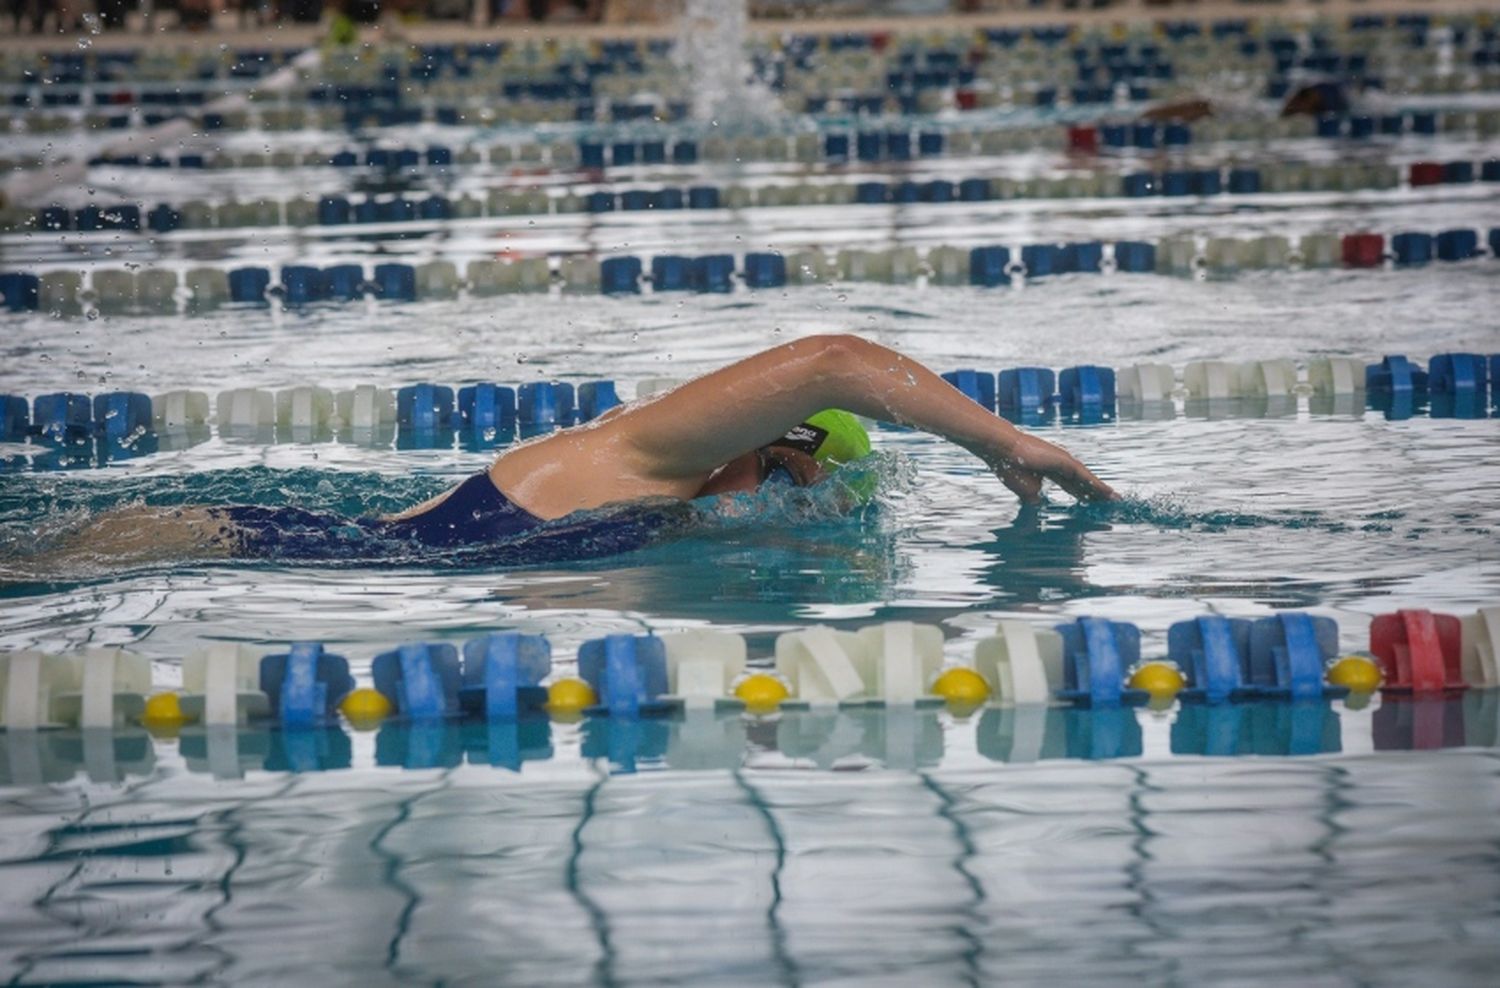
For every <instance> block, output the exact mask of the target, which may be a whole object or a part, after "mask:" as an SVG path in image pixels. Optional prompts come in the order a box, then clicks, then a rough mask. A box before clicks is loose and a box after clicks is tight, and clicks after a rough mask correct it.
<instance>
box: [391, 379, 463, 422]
mask: <svg viewBox="0 0 1500 988" xmlns="http://www.w3.org/2000/svg"><path fill="white" fill-rule="evenodd" d="M396 425H397V426H398V427H400V428H401V430H402V431H403V432H407V431H409V432H416V433H436V432H446V431H448V430H450V429H451V428H452V427H453V389H452V388H450V387H447V386H446V385H441V384H411V385H407V386H406V387H404V388H401V389H400V390H398V391H397V392H396Z"/></svg>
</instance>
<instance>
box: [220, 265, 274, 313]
mask: <svg viewBox="0 0 1500 988" xmlns="http://www.w3.org/2000/svg"><path fill="white" fill-rule="evenodd" d="M270 287H271V272H269V271H267V270H266V269H265V268H235V269H233V270H231V271H230V272H229V300H230V301H231V302H240V303H245V304H249V305H269V304H270V303H269V301H268V299H267V297H266V292H267V290H268V289H269V288H270Z"/></svg>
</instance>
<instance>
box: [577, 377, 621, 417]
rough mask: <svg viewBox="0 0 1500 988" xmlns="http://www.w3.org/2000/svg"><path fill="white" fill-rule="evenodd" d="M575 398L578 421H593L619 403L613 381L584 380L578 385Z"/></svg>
mask: <svg viewBox="0 0 1500 988" xmlns="http://www.w3.org/2000/svg"><path fill="white" fill-rule="evenodd" d="M577 399H578V408H577V418H578V421H580V422H590V421H593V420H594V419H596V418H598V417H599V416H601V415H603V414H604V413H605V412H607V411H609V410H610V409H611V408H614V407H615V406H616V405H619V404H621V402H620V396H619V395H618V394H616V393H615V382H613V381H586V382H584V383H583V384H580V385H578V390H577Z"/></svg>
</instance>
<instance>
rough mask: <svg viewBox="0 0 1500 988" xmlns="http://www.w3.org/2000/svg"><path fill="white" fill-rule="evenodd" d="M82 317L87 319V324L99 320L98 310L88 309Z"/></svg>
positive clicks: (80, 372)
mask: <svg viewBox="0 0 1500 988" xmlns="http://www.w3.org/2000/svg"><path fill="white" fill-rule="evenodd" d="M84 315H85V317H86V318H87V319H88V321H89V322H93V321H94V320H95V319H98V318H99V310H98V309H90V310H89V311H88V312H86V313H84ZM78 373H79V374H82V373H83V372H82V371H79V372H78Z"/></svg>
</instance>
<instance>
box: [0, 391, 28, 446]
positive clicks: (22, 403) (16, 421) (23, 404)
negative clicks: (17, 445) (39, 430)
mask: <svg viewBox="0 0 1500 988" xmlns="http://www.w3.org/2000/svg"><path fill="white" fill-rule="evenodd" d="M30 432H31V406H30V405H29V404H28V403H27V401H26V399H25V398H22V397H20V396H19V395H0V441H3V442H19V441H20V440H22V439H25V438H26V436H27V435H28V434H30Z"/></svg>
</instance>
